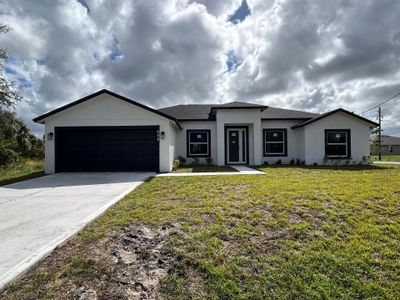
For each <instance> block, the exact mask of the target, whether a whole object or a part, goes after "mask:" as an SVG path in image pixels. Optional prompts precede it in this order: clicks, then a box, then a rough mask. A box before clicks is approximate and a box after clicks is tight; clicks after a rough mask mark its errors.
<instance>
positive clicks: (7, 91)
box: [0, 24, 21, 108]
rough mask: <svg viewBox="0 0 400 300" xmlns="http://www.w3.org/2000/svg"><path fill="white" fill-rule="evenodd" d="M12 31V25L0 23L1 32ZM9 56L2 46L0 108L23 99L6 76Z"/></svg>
mask: <svg viewBox="0 0 400 300" xmlns="http://www.w3.org/2000/svg"><path fill="white" fill-rule="evenodd" d="M9 31H10V27H8V26H7V25H4V24H0V34H1V33H7V32H9ZM6 58H7V52H6V50H5V49H3V48H0V108H1V107H5V108H9V107H12V106H14V105H15V103H17V102H18V101H20V100H21V96H19V95H18V93H17V92H16V91H15V90H14V89H13V86H12V84H11V83H10V82H9V81H8V80H7V79H6V78H5V76H4V60H5V59H6Z"/></svg>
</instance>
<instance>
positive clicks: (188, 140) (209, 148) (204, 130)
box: [186, 129, 211, 158]
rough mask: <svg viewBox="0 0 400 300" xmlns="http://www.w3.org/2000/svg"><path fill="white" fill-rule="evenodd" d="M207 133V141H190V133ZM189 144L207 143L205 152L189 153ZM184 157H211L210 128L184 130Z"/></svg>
mask: <svg viewBox="0 0 400 300" xmlns="http://www.w3.org/2000/svg"><path fill="white" fill-rule="evenodd" d="M200 132H202V133H204V132H206V133H207V136H208V138H207V142H197V143H195V142H193V143H191V142H190V134H191V133H200ZM190 144H207V154H190ZM186 157H199V158H200V157H211V130H210V129H187V130H186Z"/></svg>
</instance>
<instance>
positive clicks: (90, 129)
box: [34, 90, 377, 174]
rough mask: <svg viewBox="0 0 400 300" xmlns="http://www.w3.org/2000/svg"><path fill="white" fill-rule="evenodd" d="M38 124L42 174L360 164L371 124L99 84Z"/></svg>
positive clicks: (351, 117)
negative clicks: (139, 97)
mask: <svg viewBox="0 0 400 300" xmlns="http://www.w3.org/2000/svg"><path fill="white" fill-rule="evenodd" d="M34 121H35V122H37V123H41V124H44V125H45V148H46V158H45V172H46V173H47V174H49V173H54V172H77V171H157V172H169V171H171V169H172V165H173V161H174V159H176V158H177V157H179V156H181V157H183V158H185V159H186V161H187V163H192V162H193V160H196V161H199V162H200V163H206V161H207V163H211V164H215V165H232V164H246V165H261V164H263V163H266V162H267V163H269V164H274V163H276V162H277V161H278V160H280V162H282V163H283V164H285V163H289V162H290V161H295V160H299V161H301V162H303V163H305V164H330V163H337V162H339V163H347V164H348V163H350V164H355V163H360V162H361V161H363V160H364V159H365V157H367V156H368V155H369V130H370V128H371V127H374V126H377V124H376V123H375V122H372V121H370V120H368V119H365V118H363V117H361V116H358V115H356V114H354V113H351V112H349V111H346V110H344V109H340V108H339V109H336V110H333V111H330V112H327V113H325V114H315V113H309V112H303V111H295V110H287V109H281V108H275V107H268V106H264V105H259V104H253V103H246V102H230V103H225V104H199V105H192V104H188V105H176V106H172V107H165V108H162V109H153V108H151V107H148V106H146V105H144V104H141V103H139V102H135V101H133V100H130V99H128V98H126V97H123V96H120V95H118V94H116V93H113V92H110V91H108V90H101V91H99V92H96V93H94V94H92V95H89V96H87V97H84V98H82V99H79V100H77V101H75V102H72V103H70V104H67V105H65V106H62V107H60V108H58V109H55V110H53V111H51V112H48V113H46V114H44V115H41V116H39V117H37V118H35V119H34Z"/></svg>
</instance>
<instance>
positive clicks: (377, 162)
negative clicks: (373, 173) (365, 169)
mask: <svg viewBox="0 0 400 300" xmlns="http://www.w3.org/2000/svg"><path fill="white" fill-rule="evenodd" d="M373 163H374V164H388V165H400V161H384V160H380V161H379V160H375V161H373Z"/></svg>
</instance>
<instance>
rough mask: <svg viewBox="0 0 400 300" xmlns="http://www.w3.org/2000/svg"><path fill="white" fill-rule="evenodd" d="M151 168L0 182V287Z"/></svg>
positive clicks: (141, 177)
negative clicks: (128, 171)
mask: <svg viewBox="0 0 400 300" xmlns="http://www.w3.org/2000/svg"><path fill="white" fill-rule="evenodd" d="M153 175H155V174H154V173H150V172H148V173H59V174H53V175H48V176H44V177H39V178H35V179H31V180H27V181H23V182H19V183H14V184H10V185H7V186H3V187H0V288H1V287H2V286H4V285H5V284H6V283H8V282H9V281H11V280H12V279H14V278H16V277H17V276H18V275H20V274H22V273H23V272H24V271H26V270H27V269H28V268H29V267H31V266H32V265H34V264H35V263H36V262H38V261H39V260H40V259H42V258H43V257H44V256H46V255H47V254H49V253H50V252H51V251H52V250H53V249H54V248H55V247H56V246H57V245H59V244H61V243H63V242H65V241H66V240H67V239H68V238H69V237H71V236H72V235H74V234H75V233H76V232H78V231H79V230H80V229H81V228H82V227H84V226H85V224H87V223H88V222H90V221H91V220H93V219H94V218H96V217H97V216H98V215H100V214H101V213H102V212H104V211H105V210H106V209H107V208H108V207H110V206H111V205H113V204H114V203H116V202H117V201H118V200H120V199H121V198H122V197H123V196H124V195H126V194H127V193H129V192H130V191H132V190H133V189H135V188H136V187H137V186H138V185H139V184H141V183H142V182H143V181H144V180H146V179H147V178H148V177H150V176H153Z"/></svg>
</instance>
